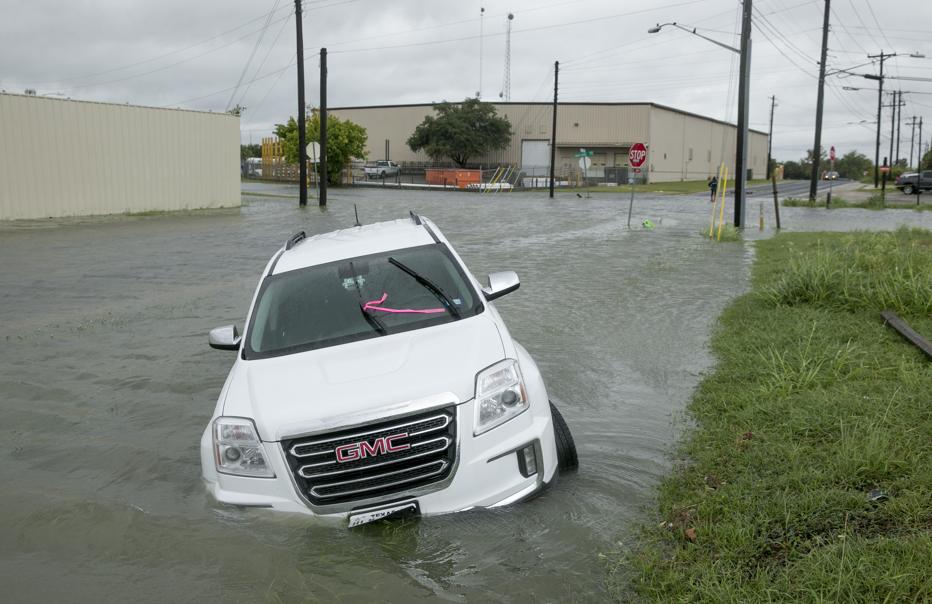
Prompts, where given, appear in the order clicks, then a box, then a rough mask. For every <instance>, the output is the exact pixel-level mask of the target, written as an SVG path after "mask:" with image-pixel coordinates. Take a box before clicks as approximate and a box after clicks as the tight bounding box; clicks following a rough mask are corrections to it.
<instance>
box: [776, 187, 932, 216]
mask: <svg viewBox="0 0 932 604" xmlns="http://www.w3.org/2000/svg"><path fill="white" fill-rule="evenodd" d="M780 203H781V205H783V206H784V207H787V208H825V207H826V205H825V198H824V197H823V198H820V199H816V200H815V201H812V200H810V199H799V198H797V197H787V198H786V199H784V200H783V201H782V202H780ZM828 208H829V209H830V210H831V209H840V208H861V209H864V210H916V211H919V212H928V211H930V210H932V205H929V204H919V205H917V204H916V203H915V201H914V200H913V199H912V198H904V197H903V196H901V195H899V193H897V192H896V191H893V192H888V193H887V197H886V200H884V196H883V195H882V194H880V193H872V194H871V195H870V196H869V197H868V198H867V199H865V200H863V201H849V200H847V199H845V198H844V197H841V196H839V195H833V196H832V204H831V205H830V206H828Z"/></svg>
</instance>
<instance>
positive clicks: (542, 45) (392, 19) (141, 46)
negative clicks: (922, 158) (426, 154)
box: [0, 0, 932, 160]
mask: <svg viewBox="0 0 932 604" xmlns="http://www.w3.org/2000/svg"><path fill="white" fill-rule="evenodd" d="M304 6H305V15H304V20H303V23H304V46H305V49H306V50H305V66H306V69H305V74H306V78H307V86H306V88H307V102H308V103H311V104H314V105H316V104H317V103H318V101H319V68H318V65H319V62H318V56H317V52H318V50H319V49H320V48H321V47H326V48H328V50H329V76H330V78H329V85H328V86H329V105H330V106H331V107H336V106H354V105H371V104H393V103H422V102H431V101H439V100H444V99H446V100H461V99H463V98H465V97H466V96H472V95H474V94H475V93H476V91H477V90H479V84H480V76H479V73H480V69H479V65H480V28H481V31H483V32H484V36H482V37H481V42H482V47H483V49H484V50H483V52H482V58H483V61H482V65H483V68H482V97H483V98H484V99H486V100H496V99H497V98H498V96H499V93H500V92H501V90H502V83H503V73H504V69H503V68H504V55H505V52H504V51H505V35H504V34H505V28H506V21H507V14H508V12H509V11H510V12H512V13H513V14H514V16H515V18H514V21H513V22H512V39H511V99H512V101H546V100H549V99H552V95H553V62H554V60H559V61H560V64H561V69H560V88H561V92H560V98H561V100H565V101H629V102H649V101H652V102H657V103H661V104H665V105H670V106H673V107H676V108H679V109H684V110H687V111H692V112H695V113H700V114H703V115H707V116H710V117H714V118H718V119H727V120H729V121H732V122H733V121H735V119H736V115H737V103H736V100H737V99H736V96H737V94H736V90H737V78H738V61H737V55H736V54H734V53H731V52H729V51H728V50H725V49H723V48H720V47H718V46H715V45H713V44H710V43H709V42H707V41H705V40H702V39H700V38H698V37H696V36H694V35H691V34H689V33H686V32H683V31H680V30H677V29H675V28H665V29H664V30H663V31H662V32H661V33H657V34H648V33H647V29H648V28H649V27H651V26H653V25H654V24H655V23H658V22H660V23H664V22H668V21H677V22H679V23H681V24H684V25H688V26H690V27H696V28H698V32H699V33H701V34H704V35H706V36H709V37H712V38H715V39H716V40H719V41H721V42H723V43H725V44H729V45H732V46H737V45H738V36H737V32H738V31H739V30H740V2H739V1H738V0H643V1H641V2H635V1H619V0H614V1H612V0H586V1H579V0H576V1H567V0H537V1H533V0H484V1H482V2H480V1H479V0H462V1H448V0H305V2H304ZM481 7H485V17H484V19H481V20H480V8H481ZM823 7H824V3H823V2H822V1H821V0H807V1H800V0H755V1H754V20H755V28H754V30H753V34H752V39H753V56H752V79H751V100H750V103H751V127H752V128H757V129H761V130H766V129H767V127H768V119H769V114H770V98H769V97H770V96H771V95H776V97H777V109H776V117H775V122H774V142H773V147H774V155H775V157H776V158H778V159H780V160H787V159H797V158H799V157H800V156H802V155H803V154H804V152H805V150H806V149H808V148H810V147H811V146H812V140H813V128H814V123H815V104H816V86H817V77H818V64H817V62H818V58H819V49H820V45H821V29H822V18H823V10H824V8H823ZM273 9H274V10H273ZM293 12H294V2H293V0H280V1H279V2H276V1H275V0H252V1H251V2H244V1H239V0H183V1H182V0H160V1H158V2H153V1H151V0H147V1H141V0H85V1H83V2H62V1H60V0H55V1H52V0H0V89H4V90H7V91H9V92H22V91H23V90H24V89H25V88H27V87H28V88H35V89H36V90H37V91H38V93H39V94H60V95H64V96H70V97H72V98H76V99H88V100H99V101H113V102H120V103H123V102H128V103H134V104H141V105H155V106H170V107H175V106H179V107H185V108H191V109H203V110H208V109H210V110H213V111H223V110H225V109H226V108H227V107H228V106H229V104H231V103H232V104H236V103H239V104H241V105H244V106H245V107H246V108H247V110H246V112H245V114H244V116H243V119H242V129H243V136H242V138H243V141H244V142H249V141H250V139H251V140H252V141H254V142H259V140H260V139H261V138H262V137H263V136H268V135H269V134H270V129H271V127H272V125H273V124H274V123H276V122H281V121H284V120H286V119H287V118H288V116H290V115H295V114H296V112H297V106H296V105H297V101H296V90H297V87H296V82H295V77H296V76H295V71H296V69H295V65H294V57H295V21H294V16H293ZM257 43H258V45H257ZM881 50H883V51H884V52H896V53H898V54H899V56H898V57H895V58H892V59H889V60H888V61H886V63H885V73H886V74H887V75H889V76H892V77H895V78H901V79H892V77H891V79H887V80H886V81H885V83H884V88H885V90H887V89H894V88H899V89H902V90H904V91H910V92H908V93H905V94H904V95H903V100H904V101H905V103H906V106H905V107H903V111H902V116H903V123H904V128H903V135H902V136H903V139H902V143H901V153H900V155H901V156H904V157H905V156H907V155H908V153H909V150H908V149H909V137H910V134H911V129H910V128H908V127H906V126H905V124H906V123H907V122H908V120H909V118H910V117H911V116H913V115H924V116H925V117H926V118H927V121H926V126H925V128H924V133H928V134H929V135H932V81H921V80H922V79H928V80H932V1H930V0H888V1H886V2H879V1H878V0H833V2H832V15H831V33H830V36H829V58H828V61H827V64H828V68H829V70H830V71H831V70H834V69H842V68H851V67H854V69H852V71H853V72H854V73H858V74H859V73H877V69H878V65H877V63H876V61H874V62H873V63H871V62H870V60H869V59H868V58H867V55H868V54H877V53H879V52H880V51H881ZM910 53H921V54H925V55H927V57H928V58H910V57H909V56H908V55H909V54H910ZM250 57H251V60H250ZM247 65H248V68H247ZM855 66H857V67H855ZM244 69H245V71H244ZM241 78H242V83H241V84H240V85H239V86H238V87H237V82H239V81H240V79H241ZM910 78H919V79H918V80H917V79H910ZM253 80H254V81H253ZM843 86H849V87H856V88H860V89H861V90H851V91H849V90H843ZM825 98H826V110H825V117H824V126H823V137H822V141H823V146H825V147H826V148H827V147H828V146H829V145H834V146H836V148H837V150H838V153H839V154H843V153H845V152H847V151H849V150H851V149H857V150H859V151H861V152H863V153H865V154H866V155H868V156H871V157H872V156H873V144H874V133H875V128H876V113H877V82H876V81H874V80H867V79H864V78H862V77H858V76H848V77H845V76H840V75H835V76H832V77H829V78H828V79H827V86H826V97H825ZM891 102H892V101H891V99H890V98H885V100H884V103H885V104H889V103H891ZM889 111H890V110H889V109H888V108H885V109H884V118H883V124H882V132H883V139H882V149H884V148H888V147H887V145H888V144H889V133H890V112H889ZM862 122H863V123H862ZM869 122H874V123H869ZM924 138H925V139H926V140H929V139H930V136H924ZM902 145H905V147H903V146H902ZM903 149H905V151H904V150H903ZM883 155H886V153H885V152H883V151H882V152H881V156H883Z"/></svg>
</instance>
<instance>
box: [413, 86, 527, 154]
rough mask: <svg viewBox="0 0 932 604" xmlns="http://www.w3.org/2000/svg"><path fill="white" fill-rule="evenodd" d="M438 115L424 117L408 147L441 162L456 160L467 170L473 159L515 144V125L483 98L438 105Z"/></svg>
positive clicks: (436, 109)
mask: <svg viewBox="0 0 932 604" xmlns="http://www.w3.org/2000/svg"><path fill="white" fill-rule="evenodd" d="M434 111H435V112H436V113H437V115H436V116H432V115H428V116H427V117H425V118H424V121H423V122H421V123H420V124H419V125H418V127H417V128H415V129H414V133H413V134H412V135H411V136H410V137H409V138H408V141H407V142H408V147H410V148H411V150H412V151H414V152H417V151H420V150H421V149H423V150H424V151H425V152H426V153H427V155H428V156H429V157H430V158H431V159H433V160H435V161H440V160H442V159H444V158H447V157H448V158H450V159H452V160H453V161H454V162H455V163H456V164H457V165H458V166H460V167H463V166H465V165H466V163H467V162H468V161H469V158H471V157H477V156H481V155H485V154H486V153H488V152H490V151H497V150H499V149H504V148H505V147H506V146H507V145H508V143H509V142H511V123H510V122H509V121H508V118H505V117H499V116H498V112H496V111H495V106H494V105H492V104H491V103H483V102H482V101H480V100H479V99H472V98H467V99H466V100H465V101H463V102H462V103H448V102H446V101H444V102H442V103H438V104H436V105H434Z"/></svg>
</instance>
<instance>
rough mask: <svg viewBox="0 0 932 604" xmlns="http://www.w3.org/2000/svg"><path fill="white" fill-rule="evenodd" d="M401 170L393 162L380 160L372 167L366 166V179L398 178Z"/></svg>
mask: <svg viewBox="0 0 932 604" xmlns="http://www.w3.org/2000/svg"><path fill="white" fill-rule="evenodd" d="M400 170H401V168H400V167H399V166H398V164H396V163H395V162H393V161H388V160H387V159H380V160H379V161H377V162H375V164H373V165H371V166H365V167H364V168H363V171H364V172H365V173H366V178H388V177H389V176H398V173H399V172H400Z"/></svg>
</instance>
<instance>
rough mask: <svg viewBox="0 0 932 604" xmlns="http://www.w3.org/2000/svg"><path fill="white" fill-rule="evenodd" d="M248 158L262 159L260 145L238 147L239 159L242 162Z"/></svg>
mask: <svg viewBox="0 0 932 604" xmlns="http://www.w3.org/2000/svg"><path fill="white" fill-rule="evenodd" d="M248 157H262V145H258V144H254V145H240V146H239V158H240V160H244V159H246V158H248Z"/></svg>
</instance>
